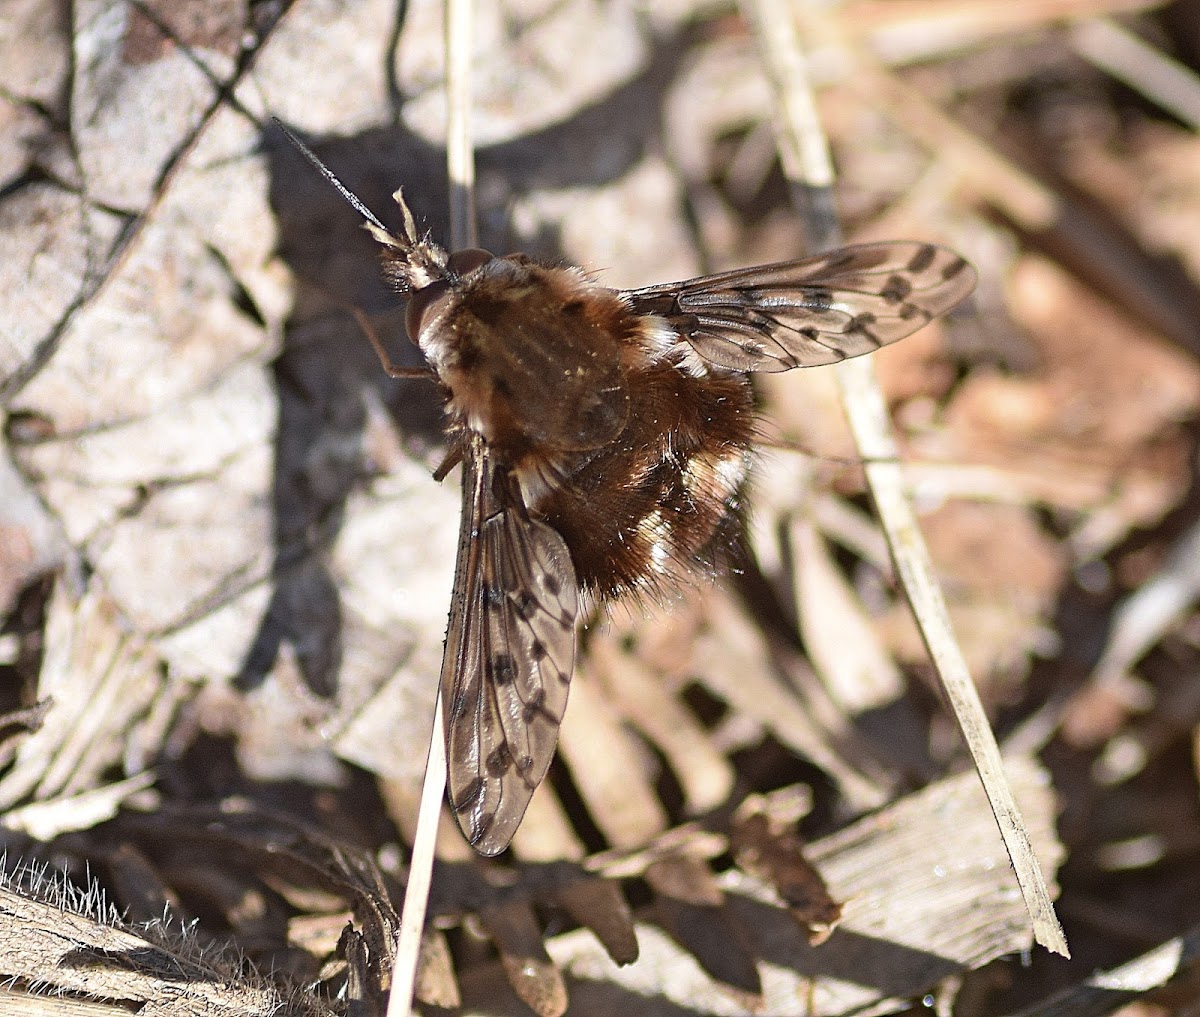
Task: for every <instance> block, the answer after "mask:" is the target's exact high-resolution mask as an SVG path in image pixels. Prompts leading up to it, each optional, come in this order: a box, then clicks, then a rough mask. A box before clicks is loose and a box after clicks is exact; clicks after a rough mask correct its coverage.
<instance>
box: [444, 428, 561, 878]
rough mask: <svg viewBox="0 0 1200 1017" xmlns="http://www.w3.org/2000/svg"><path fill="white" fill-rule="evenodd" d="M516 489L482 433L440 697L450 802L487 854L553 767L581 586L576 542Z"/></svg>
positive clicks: (474, 457) (469, 460) (473, 453)
mask: <svg viewBox="0 0 1200 1017" xmlns="http://www.w3.org/2000/svg"><path fill="white" fill-rule="evenodd" d="M508 490H509V485H508V484H507V478H505V477H504V476H502V475H499V473H498V471H497V468H496V466H495V464H494V463H493V461H492V459H491V456H490V455H489V453H488V450H487V446H486V445H485V444H484V443H483V441H482V440H481V439H479V438H478V437H475V436H473V437H472V439H471V440H470V443H469V444H468V446H467V450H466V454H465V457H464V460H463V514H462V527H461V530H460V532H459V542H458V562H457V564H456V566H455V577H454V593H453V600H452V602H451V606H450V624H449V628H448V631H447V633H446V650H445V655H444V657H443V658H442V697H443V710H444V713H443V718H444V720H445V725H446V756H447V760H448V774H449V785H450V804H451V807H452V808H453V810H454V815H455V818H456V819H457V820H458V825H459V827H460V828H461V829H462V832H463V835H464V836H465V837H466V838H467V840H468V841H469V842H470V843H471V845H472V846H473V847H474V848H475V850H477V851H479V852H480V853H481V854H485V855H494V854H499V853H500V852H501V851H503V850H504V849H505V848H506V847H508V842H509V841H510V840H512V837H513V834H514V833H515V832H516V830H517V827H518V826H519V825H520V823H521V817H522V816H524V815H525V807H526V806H527V805H528V804H529V799H530V797H532V795H533V792H534V791H535V790H536V789H537V786H538V785H539V784H540V783H541V782H542V779H543V778H544V777H545V776H546V770H547V769H548V768H549V766H550V760H551V759H553V757H554V748H555V746H556V745H557V743H558V727H559V724H560V723H561V722H562V717H563V712H564V711H565V710H566V708H567V690H568V686H569V685H570V682H571V673H572V670H573V668H574V664H575V615H576V611H577V609H578V600H579V594H578V588H577V585H576V582H575V569H574V567H573V566H572V564H571V556H570V554H569V553H568V552H567V545H566V544H565V543H564V541H563V539H562V537H561V536H559V534H558V532H557V531H556V530H554V529H552V528H551V527H549V526H547V525H546V524H545V523H542V522H538V521H536V520H532V519H530V518H529V517H528V515H526V513H525V507H524V505H522V504H521V503H520V500H519V495H517V494H510V493H507V492H508Z"/></svg>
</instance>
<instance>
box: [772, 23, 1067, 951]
mask: <svg viewBox="0 0 1200 1017" xmlns="http://www.w3.org/2000/svg"><path fill="white" fill-rule="evenodd" d="M753 13H754V18H753V20H754V21H755V22H756V24H757V26H758V35H759V40H760V44H761V46H762V48H763V51H764V54H765V59H766V62H767V66H768V70H769V73H770V75H771V77H772V79H773V82H774V85H775V88H776V90H777V92H778V94H779V96H780V108H781V120H782V123H781V126H780V131H779V134H780V140H779V144H780V149H781V152H782V159H783V164H784V168H785V170H786V171H787V172H788V174H789V175H790V176H791V175H793V174H794V175H795V177H794V179H796V180H797V181H798V184H799V186H800V187H801V188H802V189H803V194H804V197H805V199H806V200H805V201H804V202H803V205H804V209H805V211H806V213H807V215H806V217H807V218H808V220H809V222H808V223H807V229H808V231H809V233H810V235H811V236H812V237H813V238H814V240H815V241H816V242H817V243H818V244H819V245H820V246H821V247H831V246H835V245H836V244H839V243H841V242H842V240H841V235H840V232H841V231H840V229H839V227H838V223H837V220H836V218H835V216H834V214H833V203H832V198H831V197H830V196H829V193H828V190H829V184H830V182H831V181H832V180H833V168H832V165H831V164H830V160H829V155H828V149H827V147H826V144H825V141H824V138H823V136H822V134H821V129H820V123H819V120H818V118H817V114H816V106H815V102H814V100H813V97H812V93H811V91H810V89H809V86H808V81H807V77H806V75H805V73H804V61H803V57H802V55H801V50H800V46H799V42H798V40H797V38H796V34H795V26H794V24H793V22H792V13H793V12H792V9H791V7H790V5H788V4H787V3H785V2H783V0H755V3H754V12H753ZM836 372H837V378H838V383H839V387H840V388H841V391H842V400H843V404H844V406H845V408H846V415H847V417H848V418H849V422H850V428H851V431H852V433H853V435H854V439H855V443H856V445H857V446H858V449H859V452H860V453H861V454H862V456H863V459H864V468H865V471H866V475H867V482H868V483H869V484H870V487H871V493H872V495H873V496H874V499H875V505H876V508H877V510H878V512H879V517H880V521H881V522H882V524H883V527H884V531H885V533H886V534H887V537H888V544H889V546H890V548H891V551H892V555H893V557H894V558H895V560H896V567H897V571H898V572H899V574H900V578H901V581H902V582H903V584H904V588H905V592H906V593H907V595H908V599H909V602H910V604H911V605H912V609H913V613H914V615H915V616H916V618H917V623H918V625H919V627H920V629H921V635H922V637H923V638H924V640H925V643H926V646H927V647H928V649H929V653H930V656H931V658H932V660H933V663H934V667H935V669H936V671H937V674H938V678H939V680H940V682H941V685H942V689H943V690H944V692H945V695H946V698H947V700H948V701H949V703H950V705H951V708H952V709H953V711H954V715H955V718H956V720H957V721H958V724H959V728H960V730H961V731H962V733H963V737H964V739H965V740H966V743H967V747H968V749H969V750H970V752H971V756H972V758H973V759H974V761H975V766H976V769H977V770H978V772H979V777H980V780H982V782H983V786H984V790H985V791H986V792H987V795H988V800H989V802H990V804H991V807H992V812H993V813H994V815H995V817H996V822H997V824H998V826H999V828H1000V834H1001V836H1002V837H1003V838H1004V843H1005V847H1006V848H1007V850H1008V855H1009V858H1010V860H1011V861H1012V865H1013V869H1014V871H1015V873H1016V876H1017V882H1018V884H1019V885H1020V887H1021V893H1022V895H1023V897H1024V900H1025V906H1026V909H1027V910H1028V912H1029V915H1030V918H1031V920H1032V923H1033V932H1034V936H1035V937H1036V939H1037V941H1038V942H1039V943H1041V944H1042V945H1043V946H1045V947H1046V948H1047V949H1050V950H1053V951H1054V952H1055V953H1060V954H1062V955H1063V956H1069V952H1068V949H1067V942H1066V938H1065V936H1064V935H1063V932H1062V929H1061V927H1060V926H1059V924H1058V920H1057V918H1056V917H1055V914H1054V907H1053V904H1052V903H1051V900H1050V894H1049V891H1048V890H1047V888H1046V882H1045V878H1044V876H1043V875H1042V871H1041V867H1040V866H1039V864H1038V861H1037V858H1036V857H1035V855H1034V853H1033V848H1032V845H1031V843H1030V839H1029V833H1028V831H1027V830H1026V827H1025V823H1024V820H1023V819H1022V817H1021V813H1020V810H1019V808H1018V807H1017V803H1016V801H1015V799H1014V798H1013V795H1012V790H1011V788H1010V787H1009V785H1008V781H1007V779H1006V778H1005V776H1004V769H1003V764H1002V761H1001V757H1000V750H999V748H998V746H997V745H996V740H995V737H994V736H993V734H992V731H991V728H990V726H989V725H988V721H987V716H986V714H985V713H984V710H983V704H982V703H981V702H980V700H979V694H978V692H977V691H976V690H975V686H974V684H973V683H972V681H971V676H970V673H969V671H968V669H967V664H966V661H965V660H964V658H963V655H962V651H961V650H960V649H959V646H958V643H957V641H956V640H955V637H954V633H953V631H952V629H951V626H950V617H949V614H948V613H947V610H946V604H945V601H944V600H943V598H942V593H941V590H940V588H939V586H938V583H937V578H936V576H935V573H934V570H933V564H932V562H931V561H930V558H929V551H928V548H927V547H926V545H925V541H924V539H923V538H922V536H921V532H920V529H919V528H918V526H917V521H916V516H915V514H914V512H913V509H912V505H911V504H910V503H909V501H908V500H907V498H906V496H905V493H904V477H903V471H902V469H901V466H900V464H899V462H898V461H897V450H896V443H895V438H894V436H893V434H892V431H891V424H890V421H889V419H888V414H887V406H886V404H885V402H884V398H883V394H882V391H881V390H880V387H879V383H878V380H877V378H876V376H875V368H874V365H873V364H872V363H871V362H870V359H869V358H866V357H863V358H859V359H857V360H849V361H846V362H844V363H841V364H838V365H837V367H836Z"/></svg>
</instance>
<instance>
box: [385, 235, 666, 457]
mask: <svg viewBox="0 0 1200 1017" xmlns="http://www.w3.org/2000/svg"><path fill="white" fill-rule="evenodd" d="M461 253H462V252H460V253H456V254H455V255H453V256H452V257H451V260H450V269H451V272H450V273H449V274H448V275H447V277H446V278H445V279H442V280H438V281H435V282H434V283H433V284H432V285H430V286H429V287H426V288H425V289H423V290H419V291H417V292H415V293H414V294H413V297H412V299H411V301H410V306H409V318H408V321H409V334H410V337H411V338H412V339H413V340H414V341H415V342H416V343H417V345H418V346H420V348H421V350H422V351H423V352H424V354H425V356H426V359H427V360H428V362H429V364H430V366H431V367H432V368H433V369H434V371H435V372H436V373H437V375H438V377H439V379H440V380H441V381H442V383H443V384H444V385H445V386H446V387H447V388H448V389H449V391H450V393H451V398H450V401H449V405H448V407H447V408H448V410H449V412H450V413H451V415H452V416H455V417H457V418H459V419H461V420H462V421H464V422H465V423H466V425H467V426H468V427H470V428H471V429H472V430H474V431H476V432H478V433H479V434H481V435H482V436H483V437H484V439H485V440H486V441H487V442H488V443H489V444H490V445H491V446H492V448H493V450H494V451H495V452H496V453H497V454H498V455H499V456H500V457H501V458H504V459H508V460H510V461H511V460H513V459H515V458H517V457H519V456H520V455H523V454H524V453H525V452H527V451H528V450H529V448H531V447H535V446H537V445H543V446H545V447H546V449H547V450H563V449H571V450H580V449H587V448H593V447H596V446H598V445H600V444H603V443H604V442H606V441H609V440H611V439H612V438H613V437H615V436H616V435H617V434H618V433H619V432H620V430H621V428H622V427H623V425H624V422H625V417H626V414H627V402H628V398H627V395H626V392H625V389H626V378H627V376H628V374H629V372H630V371H635V370H637V369H638V368H639V367H642V366H644V365H646V364H647V363H648V361H649V358H648V356H647V353H646V350H645V348H644V346H643V345H642V343H641V342H639V341H637V340H636V338H635V337H636V336H637V335H638V334H639V329H640V319H639V316H638V315H636V314H634V313H633V312H632V310H631V309H630V307H629V306H628V304H627V303H626V302H625V300H623V299H622V297H621V296H620V295H619V294H618V293H617V292H616V291H614V290H611V289H608V288H606V287H603V286H600V285H598V284H597V283H595V282H593V281H592V280H591V279H589V278H588V277H587V275H586V274H585V273H584V272H583V271H582V270H580V269H578V268H574V267H568V266H553V265H544V264H541V263H539V262H536V261H533V260H531V259H529V258H526V257H525V256H523V255H510V256H507V257H503V258H492V257H490V256H486V260H481V261H480V262H479V263H477V264H475V265H473V266H472V267H471V269H470V271H466V272H463V273H461V274H456V273H454V272H453V269H454V267H455V259H457V258H459V257H460V254H461ZM480 254H481V256H483V252H480Z"/></svg>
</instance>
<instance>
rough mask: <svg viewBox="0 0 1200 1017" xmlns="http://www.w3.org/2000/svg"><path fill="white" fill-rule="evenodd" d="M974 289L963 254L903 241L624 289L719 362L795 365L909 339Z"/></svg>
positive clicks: (643, 309) (742, 366) (739, 367)
mask: <svg viewBox="0 0 1200 1017" xmlns="http://www.w3.org/2000/svg"><path fill="white" fill-rule="evenodd" d="M974 287H975V270H974V269H973V268H971V266H970V265H969V264H967V262H966V261H964V260H963V259H962V258H961V257H959V255H957V254H955V253H954V252H953V251H950V250H947V249H946V248H944V247H938V246H936V245H934V244H924V243H919V242H916V241H905V240H900V241H890V242H885V243H878V244H859V245H856V246H854V247H843V248H841V249H839V250H836V251H830V252H828V253H827V254H822V255H818V256H817V257H815V258H805V259H804V260H802V261H788V262H782V263H780V264H777V265H761V266H758V267H756V268H746V269H740V270H738V271H734V272H724V273H721V274H719V275H706V276H701V277H700V278H699V279H690V280H688V281H687V282H679V283H667V284H664V285H661V286H647V287H645V288H644V289H637V290H626V291H624V292H623V294H622V295H623V296H624V297H625V299H627V300H628V301H629V302H630V304H631V306H632V307H633V309H634V310H635V311H637V312H638V313H641V314H651V315H655V316H657V317H659V318H664V319H666V321H667V322H668V323H669V324H670V326H671V327H672V329H674V330H675V331H676V332H677V333H679V335H680V336H682V338H683V339H684V340H685V341H686V342H688V343H689V344H691V346H692V348H693V349H695V351H696V352H697V353H699V354H700V356H701V357H703V358H704V359H705V360H707V361H708V362H709V363H710V364H716V365H717V366H719V367H726V368H729V369H730V370H734V371H789V370H791V369H792V368H793V367H816V366H817V365H819V364H832V363H835V362H836V361H839V360H845V359H847V358H848V357H857V356H859V355H860V354H863V353H870V352H871V351H872V350H876V349H878V348H879V347H880V346H886V345H887V344H888V343H892V342H895V341H896V340H897V339H903V338H904V337H905V336H906V335H910V334H912V333H913V332H915V331H916V330H917V329H919V328H920V327H921V326H922V325H925V324H927V323H928V322H929V321H930V320H931V319H933V318H936V317H937V316H938V315H939V314H944V313H945V312H946V311H948V310H950V308H952V307H953V306H954V305H955V304H957V303H958V302H959V301H960V300H962V299H963V297H965V296H966V295H967V294H968V293H970V292H971V290H972V289H974Z"/></svg>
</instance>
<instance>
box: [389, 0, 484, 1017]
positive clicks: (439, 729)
mask: <svg viewBox="0 0 1200 1017" xmlns="http://www.w3.org/2000/svg"><path fill="white" fill-rule="evenodd" d="M473 18H474V3H473V0H447V4H446V105H447V113H446V117H447V121H446V128H447V129H446V164H447V170H448V173H449V177H450V247H451V250H461V249H462V248H464V247H475V246H477V244H478V241H477V240H476V229H475V151H474V144H473V141H472V137H471V41H472V37H473V32H472V29H473ZM433 711H434V715H433V729H432V731H431V732H430V743H429V755H428V758H427V760H426V763H425V781H424V784H423V786H422V789H421V808H420V810H419V812H418V816H417V832H416V835H415V836H414V837H413V853H412V861H411V863H410V865H409V870H408V882H407V885H406V887H405V892H404V908H403V910H402V911H401V914H400V935H399V937H398V939H397V943H396V962H395V965H394V967H393V975H392V991H391V996H390V997H389V999H388V1017H404V1015H406V1014H409V1013H411V1012H412V999H413V990H414V988H415V986H416V977H417V966H418V964H419V962H420V954H421V938H422V933H423V931H424V928H425V912H426V908H427V907H428V904H429V889H430V885H431V884H432V882H433V860H434V849H435V847H436V845H437V830H438V821H439V818H440V815H441V805H442V796H443V795H444V793H445V790H446V741H445V735H444V731H443V723H442V690H441V689H438V694H437V702H436V703H435V704H434V708H433Z"/></svg>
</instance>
